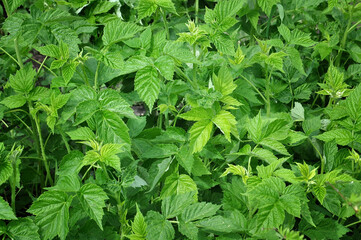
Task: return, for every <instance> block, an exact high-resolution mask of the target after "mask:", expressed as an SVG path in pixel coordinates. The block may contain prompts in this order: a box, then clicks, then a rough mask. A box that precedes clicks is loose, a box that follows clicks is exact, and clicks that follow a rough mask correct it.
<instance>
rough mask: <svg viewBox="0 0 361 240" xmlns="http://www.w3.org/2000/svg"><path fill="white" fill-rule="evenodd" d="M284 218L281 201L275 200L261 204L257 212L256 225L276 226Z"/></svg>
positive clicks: (260, 226) (264, 226)
mask: <svg viewBox="0 0 361 240" xmlns="http://www.w3.org/2000/svg"><path fill="white" fill-rule="evenodd" d="M284 219H285V211H284V210H283V207H282V203H280V202H276V203H275V204H269V205H266V206H263V207H262V208H260V209H259V210H258V213H257V227H258V229H260V228H266V229H269V228H278V227H279V226H280V225H281V224H282V222H283V220H284Z"/></svg>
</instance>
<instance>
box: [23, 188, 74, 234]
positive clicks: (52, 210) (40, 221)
mask: <svg viewBox="0 0 361 240" xmlns="http://www.w3.org/2000/svg"><path fill="white" fill-rule="evenodd" d="M71 201H72V197H70V196H68V194H66V193H64V192H60V191H47V192H44V193H43V194H41V195H40V197H39V198H38V199H37V200H36V201H35V202H33V204H32V205H31V207H30V208H29V210H28V212H29V213H31V214H33V215H35V216H36V217H35V222H36V225H38V226H39V228H40V232H41V236H42V238H43V239H53V238H54V237H55V236H57V235H58V236H59V238H60V239H62V240H65V238H66V236H67V234H68V232H69V226H68V221H69V207H70V204H71Z"/></svg>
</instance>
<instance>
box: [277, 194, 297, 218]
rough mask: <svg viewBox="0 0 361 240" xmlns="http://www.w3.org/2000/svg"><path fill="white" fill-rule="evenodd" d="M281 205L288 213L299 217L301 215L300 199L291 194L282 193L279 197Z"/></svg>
mask: <svg viewBox="0 0 361 240" xmlns="http://www.w3.org/2000/svg"><path fill="white" fill-rule="evenodd" d="M279 201H280V203H281V206H282V208H283V209H284V210H286V211H287V212H288V213H289V214H291V215H293V216H295V217H300V215H301V202H300V199H299V198H298V197H297V196H295V195H292V194H285V195H282V196H281V197H280V199H279Z"/></svg>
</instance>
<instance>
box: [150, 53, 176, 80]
mask: <svg viewBox="0 0 361 240" xmlns="http://www.w3.org/2000/svg"><path fill="white" fill-rule="evenodd" d="M154 65H155V66H156V67H157V69H158V71H159V72H160V74H161V75H162V76H163V77H164V78H165V79H167V80H169V81H171V80H173V74H174V68H175V64H174V60H173V59H172V58H171V57H170V56H167V55H163V56H160V57H159V58H158V59H157V60H156V61H155V62H154Z"/></svg>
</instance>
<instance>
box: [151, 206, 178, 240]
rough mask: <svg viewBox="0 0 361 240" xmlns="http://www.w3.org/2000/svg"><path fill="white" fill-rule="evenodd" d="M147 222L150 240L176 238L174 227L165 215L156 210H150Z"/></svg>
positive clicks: (170, 239)
mask: <svg viewBox="0 0 361 240" xmlns="http://www.w3.org/2000/svg"><path fill="white" fill-rule="evenodd" d="M145 221H146V223H147V239H148V240H160V239H162V240H172V239H174V234H175V232H174V228H173V226H172V224H171V223H170V222H169V221H167V220H166V219H165V217H164V216H163V215H161V214H160V213H158V212H155V211H149V212H148V213H147V216H146V217H145Z"/></svg>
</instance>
